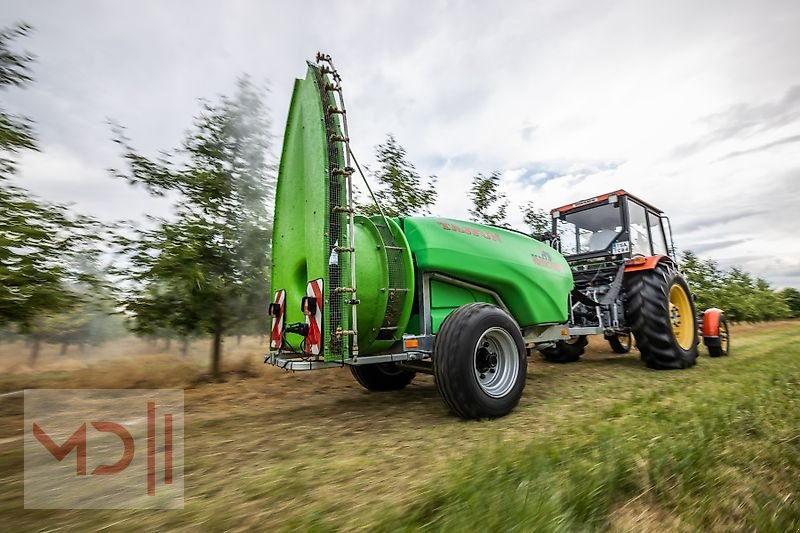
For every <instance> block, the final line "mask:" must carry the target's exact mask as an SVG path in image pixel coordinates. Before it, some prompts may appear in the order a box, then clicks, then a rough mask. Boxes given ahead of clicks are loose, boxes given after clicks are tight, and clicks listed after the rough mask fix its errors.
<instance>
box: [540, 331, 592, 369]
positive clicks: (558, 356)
mask: <svg viewBox="0 0 800 533" xmlns="http://www.w3.org/2000/svg"><path fill="white" fill-rule="evenodd" d="M587 344H589V339H587V338H586V335H580V336H578V337H575V338H573V339H570V340H568V341H558V342H557V343H556V345H555V346H551V347H550V348H542V349H541V350H539V351H540V352H541V354H542V357H544V358H545V359H546V360H547V361H550V362H551V363H559V364H565V363H574V362H575V361H577V360H579V359H580V358H581V356H582V355H583V352H584V351H585V350H586V345H587Z"/></svg>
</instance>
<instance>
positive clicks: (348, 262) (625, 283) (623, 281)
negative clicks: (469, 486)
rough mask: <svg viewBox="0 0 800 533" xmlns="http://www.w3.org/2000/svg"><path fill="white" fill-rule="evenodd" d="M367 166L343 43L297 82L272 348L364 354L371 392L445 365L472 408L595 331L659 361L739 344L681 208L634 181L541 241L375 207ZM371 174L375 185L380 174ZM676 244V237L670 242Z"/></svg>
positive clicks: (277, 230) (448, 392)
mask: <svg viewBox="0 0 800 533" xmlns="http://www.w3.org/2000/svg"><path fill="white" fill-rule="evenodd" d="M356 173H359V174H360V168H359V166H358V163H357V161H356V160H355V158H354V156H353V153H352V151H351V150H350V143H349V138H348V130H347V112H346V109H345V106H344V99H343V97H342V89H341V79H340V77H339V74H338V73H337V72H336V70H335V69H334V67H333V64H332V62H331V59H330V57H329V56H326V55H322V54H319V55H318V56H317V62H316V63H313V64H312V63H309V65H308V74H307V76H306V78H305V79H304V80H296V81H295V86H294V92H293V96H292V102H291V106H290V108H289V116H288V119H287V125H286V132H285V136H284V144H283V151H282V154H281V162H280V170H279V177H278V185H277V191H276V202H275V224H274V236H273V241H272V257H273V268H272V287H273V290H272V292H273V299H272V303H271V304H270V306H269V312H270V315H271V316H272V331H271V337H270V353H269V355H268V356H267V358H266V361H267V362H268V363H270V364H273V365H275V366H278V367H280V368H284V369H287V370H292V371H299V370H316V369H323V368H332V367H341V366H343V365H348V366H349V367H350V370H351V371H352V373H353V375H354V377H355V378H356V379H357V380H358V382H359V383H360V384H361V385H362V386H364V387H365V388H367V389H369V390H371V391H388V390H398V389H402V388H403V387H405V386H406V385H408V384H409V383H410V382H411V380H412V379H413V378H414V376H415V374H416V373H417V372H422V373H428V374H433V376H434V379H435V382H436V386H437V388H438V390H439V392H440V393H441V396H442V398H443V399H444V401H445V403H446V404H447V405H448V406H449V407H450V409H451V410H452V411H454V412H455V413H457V414H458V415H460V416H462V417H465V418H481V417H497V416H502V415H505V414H507V413H508V412H510V411H511V410H512V409H513V408H514V406H516V404H517V403H518V401H519V399H520V396H521V395H522V392H523V389H524V387H525V378H526V371H527V357H528V355H529V354H530V353H532V352H536V351H538V352H540V353H541V354H542V355H543V356H544V357H545V358H546V359H548V360H551V361H555V362H570V361H575V360H577V359H578V358H579V357H580V355H581V354H582V353H583V349H584V347H585V345H586V338H587V336H588V335H604V336H605V338H606V339H608V341H609V343H610V344H611V346H612V348H613V349H614V350H615V351H617V352H619V353H625V352H627V351H629V350H630V347H631V338H632V337H633V338H635V340H636V346H637V348H638V349H639V351H640V352H641V357H642V359H643V360H644V362H645V363H646V364H647V365H648V366H650V367H652V368H657V369H669V368H688V367H690V366H692V365H694V364H695V361H696V359H697V354H698V350H697V346H698V342H699V337H700V336H703V338H704V341H705V343H706V344H707V346H708V347H709V352H710V353H711V354H712V355H724V354H726V353H727V350H728V331H727V322H726V321H725V318H724V315H723V314H722V312H721V311H720V310H718V309H711V310H708V311H706V312H704V313H703V315H702V318H701V319H700V320H698V319H697V314H696V312H695V308H694V303H693V299H692V297H691V292H690V291H689V288H688V286H687V285H686V281H685V280H684V278H683V276H682V275H681V274H680V272H679V270H678V268H677V264H676V261H675V259H674V257H673V256H674V253H673V252H672V246H671V236H669V225H668V220H667V218H666V217H665V216H664V215H663V214H662V213H661V212H660V211H659V210H658V209H656V208H654V207H653V206H651V205H649V204H647V203H645V202H642V201H641V200H638V199H637V198H635V197H633V196H632V195H630V194H628V193H626V192H625V191H617V192H615V193H610V194H606V195H603V196H599V197H596V198H592V199H589V200H584V201H581V202H577V203H575V204H570V205H568V206H564V207H562V208H559V209H556V210H553V212H552V215H553V231H552V233H551V234H549V235H547V236H540V237H539V238H538V239H535V238H533V237H532V236H529V235H526V234H523V233H521V232H517V231H514V230H510V229H506V228H499V227H493V226H486V225H481V224H476V223H473V222H467V221H461V220H451V219H445V218H439V217H400V218H393V217H392V218H390V217H385V216H382V215H378V216H370V217H367V216H360V215H359V214H357V212H356V210H355V208H354V205H355V204H354V202H353V178H354V175H355V174H356ZM367 187H368V185H367ZM668 243H669V244H670V245H669V246H668Z"/></svg>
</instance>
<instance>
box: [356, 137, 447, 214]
mask: <svg viewBox="0 0 800 533" xmlns="http://www.w3.org/2000/svg"><path fill="white" fill-rule="evenodd" d="M375 158H376V159H377V161H378V165H379V166H378V170H377V171H376V172H374V173H372V178H373V180H375V181H376V182H377V183H378V187H377V189H376V190H375V198H376V199H377V200H378V203H379V204H380V206H381V209H382V210H383V214H385V215H386V216H387V217H405V216H411V215H429V214H430V212H431V207H432V206H433V204H435V203H436V196H437V193H436V176H429V177H428V179H427V180H425V181H423V179H422V177H421V176H420V175H419V173H418V172H417V169H416V168H415V167H414V165H413V164H411V163H410V162H409V161H408V160H407V159H406V150H405V148H403V147H402V146H400V144H399V143H398V142H397V140H396V139H395V138H394V136H393V135H392V134H388V135H387V136H386V142H385V143H383V144H379V145H378V146H376V147H375ZM358 210H359V211H360V212H361V213H363V214H365V215H378V214H380V210H379V209H378V206H377V205H375V203H374V202H373V201H372V198H369V199H368V201H367V202H365V203H359V204H358Z"/></svg>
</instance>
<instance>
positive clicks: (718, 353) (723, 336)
mask: <svg viewBox="0 0 800 533" xmlns="http://www.w3.org/2000/svg"><path fill="white" fill-rule="evenodd" d="M715 341H716V342H706V346H707V347H708V355H710V356H711V357H722V356H723V355H728V349H729V348H730V343H731V336H730V333H729V332H728V319H727V318H725V315H722V316H721V317H720V321H719V339H715Z"/></svg>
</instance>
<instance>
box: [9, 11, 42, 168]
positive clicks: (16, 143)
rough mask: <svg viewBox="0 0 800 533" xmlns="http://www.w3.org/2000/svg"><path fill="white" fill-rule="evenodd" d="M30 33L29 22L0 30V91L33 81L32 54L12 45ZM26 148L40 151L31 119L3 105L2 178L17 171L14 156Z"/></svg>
mask: <svg viewBox="0 0 800 533" xmlns="http://www.w3.org/2000/svg"><path fill="white" fill-rule="evenodd" d="M30 32H31V27H30V26H28V25H27V24H17V25H15V26H12V27H10V28H2V29H0V90H5V89H7V88H8V87H12V86H16V87H23V86H25V85H27V84H28V83H29V82H31V81H32V80H33V78H32V77H31V71H30V65H31V63H32V62H33V59H34V58H33V56H32V55H31V54H29V53H27V52H15V51H14V50H13V49H12V48H11V43H12V42H13V41H14V40H15V39H17V38H19V37H26V36H27V35H28V34H30ZM23 150H37V147H36V138H35V137H34V133H33V125H32V123H31V121H30V119H27V118H25V117H19V116H16V115H12V114H10V113H8V112H6V111H5V110H4V109H2V108H0V179H2V178H6V177H7V176H8V175H9V174H13V173H14V170H15V168H16V162H15V161H14V156H15V155H16V154H17V153H19V152H20V151H23Z"/></svg>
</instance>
